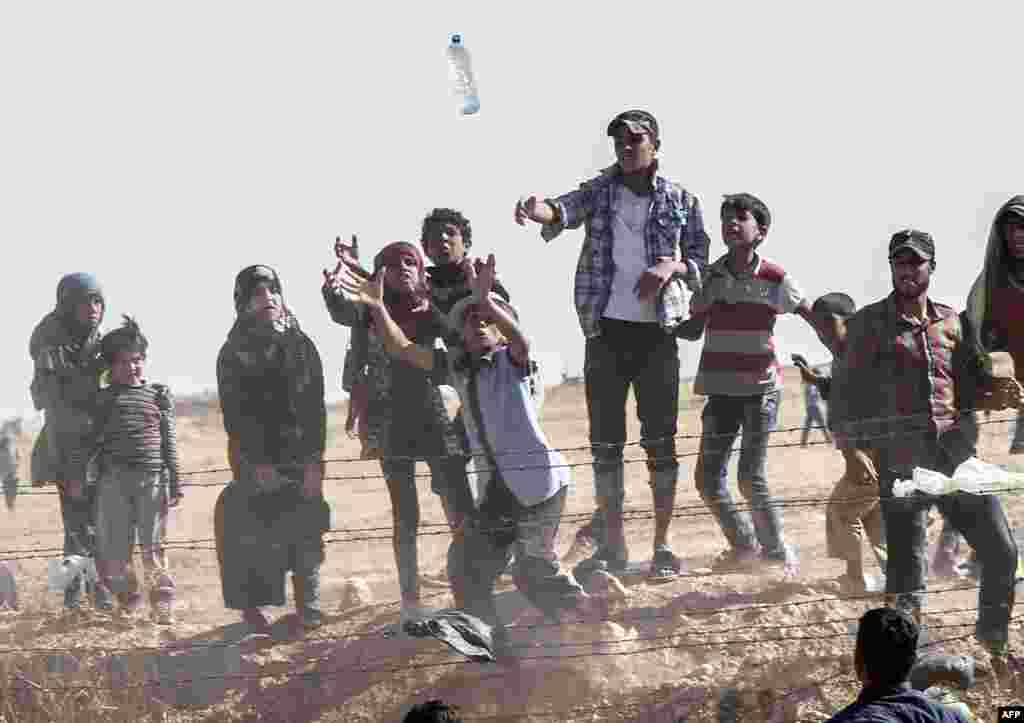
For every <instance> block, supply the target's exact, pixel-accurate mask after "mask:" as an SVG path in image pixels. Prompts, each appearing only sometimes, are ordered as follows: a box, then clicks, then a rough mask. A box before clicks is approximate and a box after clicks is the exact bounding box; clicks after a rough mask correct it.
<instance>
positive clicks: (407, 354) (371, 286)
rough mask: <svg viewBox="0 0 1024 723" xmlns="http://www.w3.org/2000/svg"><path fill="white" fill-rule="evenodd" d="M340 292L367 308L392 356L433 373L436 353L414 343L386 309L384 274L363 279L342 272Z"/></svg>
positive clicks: (350, 300)
mask: <svg viewBox="0 0 1024 723" xmlns="http://www.w3.org/2000/svg"><path fill="white" fill-rule="evenodd" d="M338 288H339V289H340V291H341V293H342V294H343V295H344V297H345V299H346V300H347V301H349V302H351V303H353V304H359V305H362V306H365V307H366V309H367V310H368V311H369V312H370V316H371V318H372V319H373V323H374V331H375V333H376V334H377V335H378V336H379V337H380V338H381V341H383V342H384V348H385V349H387V352H388V354H390V355H391V356H393V357H396V358H398V359H401V360H402V361H404V362H405V363H406V364H410V365H412V366H414V367H417V368H419V369H423V370H425V371H431V370H433V368H434V350H433V349H430V348H428V347H425V346H420V345H419V344H414V343H413V342H411V341H410V340H409V338H408V337H407V336H406V335H405V332H403V331H402V329H401V327H399V326H398V324H397V323H395V320H394V319H393V318H391V314H389V313H388V309H387V307H386V306H385V305H384V274H377V275H376V276H375V277H373V278H370V279H360V278H358V277H357V276H356V275H355V274H353V273H351V272H350V271H348V269H342V270H341V272H340V273H339V275H338Z"/></svg>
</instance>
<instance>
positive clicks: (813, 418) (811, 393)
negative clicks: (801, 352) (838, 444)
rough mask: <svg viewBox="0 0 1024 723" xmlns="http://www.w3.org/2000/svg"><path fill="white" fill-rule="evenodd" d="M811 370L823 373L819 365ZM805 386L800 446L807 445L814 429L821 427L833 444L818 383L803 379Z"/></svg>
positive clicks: (829, 441) (826, 438) (827, 439)
mask: <svg viewBox="0 0 1024 723" xmlns="http://www.w3.org/2000/svg"><path fill="white" fill-rule="evenodd" d="M811 371H813V372H815V373H816V374H821V373H822V370H821V369H820V368H819V367H811ZM803 387H804V408H805V416H804V431H803V434H802V435H801V437H800V446H801V447H806V446H807V440H808V439H809V438H810V436H811V430H812V429H820V430H821V431H822V434H824V435H825V441H826V442H828V443H829V444H832V435H831V434H829V431H828V425H827V424H826V423H825V415H824V414H822V410H821V402H822V399H821V393H820V392H819V390H818V385H817V384H808V383H807V380H806V379H804V380H803Z"/></svg>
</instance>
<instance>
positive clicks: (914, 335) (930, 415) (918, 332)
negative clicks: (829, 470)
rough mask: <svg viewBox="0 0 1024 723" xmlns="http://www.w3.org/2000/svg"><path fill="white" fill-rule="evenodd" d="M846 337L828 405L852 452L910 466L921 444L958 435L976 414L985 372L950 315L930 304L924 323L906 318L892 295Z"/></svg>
mask: <svg viewBox="0 0 1024 723" xmlns="http://www.w3.org/2000/svg"><path fill="white" fill-rule="evenodd" d="M847 330H848V331H847V337H846V347H845V352H844V354H843V357H842V360H841V363H840V364H838V365H837V367H836V368H835V369H834V371H833V374H834V376H833V382H832V390H831V394H830V399H829V402H830V403H831V407H830V409H831V414H832V419H833V420H834V424H835V426H836V427H837V429H840V430H841V431H842V433H843V436H845V437H846V438H848V439H849V440H850V441H851V442H852V443H853V444H854V446H857V447H862V448H874V449H879V450H888V451H889V453H890V460H891V461H892V462H893V463H897V464H904V463H906V464H910V463H913V462H915V460H914V459H913V455H914V449H915V445H914V444H912V443H910V442H911V441H913V440H914V439H915V438H916V439H921V438H922V437H923V438H928V439H932V440H938V439H940V438H941V437H942V436H943V435H945V434H947V433H948V432H950V431H953V430H958V429H959V426H960V422H961V417H962V416H963V415H964V414H965V413H966V412H969V411H970V410H971V409H973V404H974V399H975V394H976V388H977V383H978V371H979V369H980V367H979V366H978V364H977V359H976V358H975V356H974V354H973V353H972V351H971V347H970V345H969V344H968V343H966V342H965V340H964V336H963V327H962V324H961V320H960V317H959V316H958V315H957V313H956V312H955V311H954V310H953V309H952V308H950V307H948V306H945V305H943V304H939V303H936V302H932V301H929V302H928V305H927V319H925V320H923V321H921V320H917V319H914V318H910V317H907V316H903V315H902V314H900V312H899V310H898V307H897V306H896V301H895V298H894V296H892V295H890V296H889V297H887V298H885V299H882V300H881V301H878V302H875V303H874V304H870V305H868V306H865V307H864V308H863V309H861V310H860V311H859V312H857V313H856V314H855V315H854V316H853V317H851V318H850V320H849V322H848V323H847Z"/></svg>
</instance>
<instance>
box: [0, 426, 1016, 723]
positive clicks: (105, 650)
mask: <svg viewBox="0 0 1024 723" xmlns="http://www.w3.org/2000/svg"><path fill="white" fill-rule="evenodd" d="M914 419H918V420H919V419H920V418H918V417H908V418H903V419H902V420H892V419H890V420H885V421H887V422H890V423H891V422H893V421H901V422H904V423H908V422H911V421H913V420H914ZM1015 421H1016V419H1015V418H1007V419H994V420H993V419H985V420H981V419H979V420H977V424H978V425H979V428H980V427H982V426H984V425H999V424H1009V423H1014V422H1015ZM802 431H803V426H802V425H801V426H798V427H788V428H781V429H777V430H773V431H772V432H770V433H769V434H771V435H778V434H785V433H792V432H802ZM900 433H906V430H903V431H902V432H900ZM895 434H897V433H893V432H889V433H887V434H884V435H877V436H875V437H873V438H872V439H876V440H877V439H892V438H893V436H894V435H895ZM700 439H701V435H699V434H680V435H675V436H674V437H673V441H675V440H700ZM704 439H705V440H707V439H708V437H707V436H705V437H704ZM659 441H662V440H630V441H627V442H626V443H625V444H624V445H622V448H624V449H627V448H631V447H637V446H640V447H644V448H650V447H653V446H655V445H656V444H657V442H659ZM822 445H828V446H831V445H832V442H831V441H829V440H822V441H809V442H807V443H791V442H784V443H778V444H769V445H768V448H770V449H777V448H792V447H797V446H799V447H806V446H822ZM598 447H599V445H593V444H586V445H577V446H566V447H561V448H556V449H554V450H546V449H545V450H539V449H533V450H506V451H504V452H501V453H499V454H498V455H496V456H498V457H508V456H521V455H524V454H541V453H547V452H549V451H556V452H559V453H591V454H592V453H593V451H594V450H595V448H598ZM738 450H739V447H734V448H733V449H732V451H733V452H736V451H738ZM698 454H699V451H687V452H682V453H676V454H674V455H671V457H672V458H675V459H681V458H686V457H693V456H696V455H698ZM415 459H416V460H417V461H423V458H422V457H417V458H415ZM654 459H656V460H657V459H664V458H654ZM622 461H623V463H624V464H637V463H641V462H643V463H648V462H649V461H651V458H649V457H647V456H644V457H630V458H624V459H623V460H622ZM323 462H324V464H325V465H331V464H340V465H351V464H356V463H367V462H372V460H366V459H363V458H353V457H339V458H328V459H324V460H323ZM591 464H593V462H592V461H579V462H564V463H562V464H560V465H552V464H536V465H518V466H514V467H511V468H510V469H522V470H526V469H541V468H545V467H552V466H565V467H569V468H574V467H583V466H590V465H591ZM230 471H231V470H230V468H229V467H212V468H204V469H197V470H186V471H183V472H182V473H181V476H182V477H183V478H189V479H194V478H197V477H201V476H204V475H212V474H223V473H228V472H230ZM480 471H487V470H480ZM416 476H417V477H428V476H429V473H427V474H417V475H416ZM324 479H325V480H330V481H336V482H354V481H368V480H382V479H384V476H383V475H382V474H349V475H344V474H342V475H326V476H325V478H324ZM230 482H231V481H230V480H225V481H216V482H186V483H184V484H183V486H189V487H218V486H224V485H226V484H229V483H230ZM1021 491H1024V486H1021V487H1016V486H1010V487H1005V488H1001V489H997V490H993V491H992V492H993V493H994V494H1000V495H1016V494H1019V493H1020V492H1021ZM25 494H29V495H40V494H50V495H52V494H57V492H56V491H51V490H43V489H39V488H34V487H27V488H25ZM857 499H860V498H844V499H842V500H836V499H834V498H833V499H830V498H829V497H825V496H809V497H794V498H776V500H775V502H774V503H773V506H776V507H780V508H790V509H799V508H808V507H816V506H822V505H827V504H829V503H830V502H833V503H834V502H837V501H853V500H857ZM736 507H737V509H738V510H741V511H743V510H752V509H759V508H758V507H756V506H753V505H750V504H743V503H740V504H737V506H736ZM710 514H712V512H711V511H710V510H708V509H707V508H706V507H705V506H704V505H703V504H687V505H678V506H676V507H675V508H674V510H673V516H674V517H677V518H685V517H702V516H707V515H710ZM590 515H591V512H566V513H564V514H563V515H561V516H560V517H561V519H562V520H563V521H569V522H572V521H585V520H587V519H589V517H590ZM625 516H626V520H627V521H630V522H632V521H639V520H648V519H651V518H653V512H652V511H651V510H649V509H627V510H626V511H625ZM420 527H421V528H422V529H420V530H419V531H418V532H417V534H418V535H420V536H427V535H447V534H450V530H449V529H448V526H447V524H446V523H433V522H428V523H423V524H421V526H420ZM391 532H392V528H391V527H390V526H377V527H339V528H333V529H331V530H330V531H329V533H328V535H329V536H328V537H327V538H325V540H324V541H325V543H326V544H344V543H352V542H373V541H390V540H391V534H390V533H391ZM212 543H215V539H214V538H191V539H174V540H168V541H167V542H166V545H165V548H166V549H167V550H197V551H213V550H215V549H216V547H215V546H212ZM61 552H62V548H61V547H54V546H51V547H41V546H37V547H24V548H18V549H11V550H0V559H3V560H11V561H13V560H31V559H45V558H52V557H55V556H59V555H60V553H61ZM684 577H686V575H684ZM702 577H703V575H702ZM977 589H978V586H977V585H969V584H963V585H956V586H953V587H947V588H940V589H933V590H930V591H927V594H928V595H941V594H945V593H953V592H960V591H970V590H977ZM445 594H447V593H445V592H441V593H436V595H437V596H442V595H445ZM872 599H876V600H877V599H878V597H877V595H872V594H864V595H847V596H841V595H829V596H826V597H820V598H814V599H810V600H790V601H784V602H778V603H755V604H750V605H739V606H736V605H729V606H727V607H725V608H720V609H704V608H692V609H688V608H686V607H678V608H675V609H674V610H672V611H671V612H667V613H666V612H654V613H645V614H643V615H636V614H633V615H631V614H629V612H628V611H626V612H624V613H621V614H617V615H609V616H607V617H602V618H599V619H594V620H580V621H572V622H563V621H559V622H543V623H535V624H529V625H524V626H519V627H521V628H522V629H526V630H528V629H534V628H546V627H562V626H568V625H594V624H600V623H604V622H621V623H632V622H642V621H650V620H659V619H661V620H670V619H671V618H673V617H676V616H681V615H686V616H701V615H708V616H710V615H714V614H717V613H720V612H723V611H728V612H736V611H744V610H770V609H773V608H783V607H792V606H800V605H812V604H834V603H836V602H842V601H851V602H866V601H869V600H872ZM399 604H400V601H389V602H385V603H378V604H375V605H373V606H371V607H374V608H388V607H397V606H398V605H399ZM977 611H978V608H976V607H973V608H952V609H943V610H936V611H934V612H932V613H930V614H929V615H930V616H933V617H940V616H946V615H954V614H967V613H972V612H977ZM1022 617H1024V616H1014V617H1013V618H1011V620H1012V621H1014V622H1016V621H1018V620H1020V619H1021V618H1022ZM852 622H856V618H851V617H842V618H827V619H825V620H821V621H818V623H817V624H820V625H849V624H850V623H852ZM970 625H973V623H947V622H941V623H931V624H928V625H925V626H924V628H925V629H936V630H938V629H945V628H958V627H960V628H962V627H968V626H970ZM805 626H806V623H804V622H800V623H786V624H759V625H743V626H731V627H702V628H693V627H690V628H688V629H687V630H686V631H685V633H682V634H680V633H678V632H673V633H665V634H658V635H636V636H633V637H627V638H622V639H595V640H590V641H587V642H557V643H550V644H546V645H543V646H541V649H540V650H539V651H532V652H540V653H551V652H555V654H554V655H547V654H540V655H525V656H523V657H522V658H521V660H523V661H530V660H543V659H558V660H572V659H578V658H589V657H607V656H624V655H638V654H644V653H653V652H658V651H665V650H672V649H682V648H687V647H698V648H699V647H728V646H733V645H744V646H750V645H764V644H768V643H784V644H793V643H801V642H807V641H813V640H829V639H837V638H844V637H847V638H848V637H850V636H851V633H850V632H848V631H847V632H842V633H829V634H825V635H785V634H782V635H779V634H776V635H775V637H771V635H770V634H771V633H773V632H774V633H780V632H782V631H785V630H790V629H792V628H799V627H805ZM516 627H517V626H512V629H515V628H516ZM760 632H765V633H767V634H766V635H760V634H759V633H760ZM380 635H381V632H380V631H378V630H374V631H369V632H362V633H353V634H349V635H336V636H332V635H319V636H317V637H316V638H315V639H316V640H317V641H318V642H326V643H342V642H345V641H351V640H358V639H366V638H372V637H377V636H380ZM722 635H734V637H730V638H728V639H724V640H721V639H720V640H714V641H710V640H693V638H695V637H698V638H699V637H701V636H703V637H707V636H722ZM970 637H971V634H968V635H960V636H955V637H952V638H945V639H942V640H936V641H931V642H929V643H928V644H927V645H928V646H929V647H930V646H936V645H939V644H942V643H946V642H953V641H957V640H966V639H969V638H970ZM679 638H685V640H682V641H680V640H679ZM236 644H237V643H230V642H220V641H214V642H196V643H186V644H175V645H158V646H149V647H147V646H133V647H120V648H119V647H104V646H94V647H86V646H78V647H71V648H59V647H28V646H11V647H6V648H3V647H0V655H19V654H20V655H30V654H54V653H72V654H78V655H81V654H86V653H89V654H97V655H111V654H117V653H140V652H141V653H145V652H148V653H154V654H164V653H179V652H182V651H188V650H194V649H209V648H214V647H225V646H231V645H236ZM595 646H601V647H605V648H607V647H611V646H633V648H634V649H630V650H607V649H603V650H594V649H593V648H594V647H595ZM587 647H590V648H591V650H581V651H580V652H578V653H565V652H562V651H563V650H564V649H571V648H580V649H584V648H587ZM300 662H302V663H323V662H326V661H325V660H324V659H323V658H318V657H310V658H308V659H305V660H303V661H300ZM468 663H469V661H467V660H464V659H460V660H451V659H433V660H431V659H428V660H426V661H422V662H416V663H409V664H407V665H401V664H398V665H391V666H387V665H384V666H377V667H371V666H366V665H359V666H349V667H347V668H346V667H338V668H329V669H327V670H317V671H316V672H315V675H316V676H317V677H318V679H319V678H320V677H323V676H334V675H345V674H347V673H352V672H360V673H379V672H391V673H394V672H400V671H406V670H415V669H422V668H429V667H447V666H452V665H465V664H468ZM848 674H849V673H848V671H847V672H844V671H842V670H840V671H839V672H838V673H835V674H833V675H832V676H830V677H832V678H835V677H836V676H842V675H848ZM305 675H311V673H308V672H304V671H295V672H288V673H285V674H283V675H282V673H281V672H279V671H275V672H268V673H257V674H246V675H244V676H232V675H230V674H224V675H215V676H205V677H213V678H219V679H231V680H235V679H237V680H238V681H241V680H252V679H254V678H256V679H259V678H264V677H266V678H279V679H280V678H282V677H284V678H290V677H301V676H305ZM200 679H201V678H194V679H182V680H178V681H177V682H176V683H175V684H176V685H190V684H192V683H195V682H197V681H198V680H200ZM825 680H827V678H826V679H823V680H821V681H819V682H818V683H813V682H809V683H808V684H821V683H823V682H825ZM0 682H2V681H0ZM6 683H7V685H0V691H2V690H5V689H11V688H12V687H15V688H16V687H19V686H24V685H25V682H24V680H22V679H19V678H14V677H12V678H10V679H8V681H6ZM159 684H164V683H161V682H160V681H157V682H155V683H154V682H152V681H150V682H142V683H138V684H137V686H138V687H140V688H145V687H147V686H153V685H159ZM133 685H134V684H133ZM35 688H37V689H39V690H40V691H47V690H50V691H57V690H59V691H63V692H66V691H69V690H74V689H80V690H113V689H114V686H113V685H109V686H103V685H98V684H97V685H88V686H87V685H78V686H68V685H61V686H59V687H58V688H53V689H50V688H46V687H45V686H38V685H35ZM117 688H118V689H121V690H123V689H124V686H123V685H120V686H117ZM787 695H788V693H786V694H783V695H782V697H783V698H785V697H786V696H787ZM670 699H671V696H670V695H669V696H667V698H666V702H668V700H670ZM651 703H652V701H651V700H650V699H645V700H644V701H643V702H639V701H637V702H634V703H630V702H629V701H623V702H621V703H616V704H615V706H614V708H615V709H616V710H620V711H621V710H623V709H628V708H629V707H631V706H634V707H637V708H641V707H649V706H650V705H651ZM604 708H606V706H601V705H587V706H577V707H574V708H570V709H561V710H542V709H538V710H528V709H524V710H522V711H513V712H503V713H501V714H500V715H468V716H465V718H466V719H467V720H488V719H495V718H515V717H517V716H518V717H526V716H530V717H565V716H568V715H594V714H597V713H599V712H600V711H601V710H602V709H604Z"/></svg>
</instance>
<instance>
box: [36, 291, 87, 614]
mask: <svg viewBox="0 0 1024 723" xmlns="http://www.w3.org/2000/svg"><path fill="white" fill-rule="evenodd" d="M105 307H106V303H105V300H104V298H103V289H102V288H101V287H100V283H99V281H98V280H97V279H96V277H95V276H93V275H92V274H87V273H81V272H80V273H74V274H68V275H66V276H64V277H63V278H62V279H61V280H60V283H59V284H58V285H57V306H56V308H55V309H54V310H53V311H51V312H50V313H48V314H47V315H46V316H44V317H43V319H42V320H41V321H40V322H39V323H38V324H37V325H36V328H35V329H34V330H33V331H32V338H31V340H30V341H29V354H30V355H31V357H32V363H33V366H34V371H33V375H32V386H31V392H32V402H33V403H34V405H35V408H36V409H41V410H43V411H44V412H45V414H46V421H45V424H44V425H43V429H42V431H41V432H40V433H39V436H38V437H37V438H36V442H35V446H34V447H33V448H32V484H33V485H34V486H42V485H45V484H46V483H48V482H56V483H57V486H58V488H59V490H60V513H61V518H62V519H63V522H64V554H65V555H85V556H91V555H92V552H93V550H92V547H93V532H94V525H95V515H94V511H93V505H92V497H93V490H94V486H93V485H89V484H85V481H84V480H80V479H79V478H78V475H76V474H75V470H73V469H72V467H73V465H72V459H71V458H72V453H73V452H74V451H75V450H77V449H78V448H79V447H80V446H81V445H82V443H83V441H84V440H85V438H86V436H87V435H88V434H89V430H90V427H91V422H90V415H89V412H90V410H91V408H92V402H93V398H94V397H95V395H96V393H97V392H98V391H99V388H100V375H101V373H102V370H103V365H102V363H101V361H100V336H101V334H100V324H101V322H102V321H103V311H104V309H105ZM81 594H82V581H81V578H80V577H78V578H75V580H73V581H72V583H71V584H70V586H69V587H68V588H67V589H66V590H65V591H64V606H65V608H67V609H68V610H77V609H78V608H79V606H80V604H81ZM97 602H98V603H103V604H105V601H97Z"/></svg>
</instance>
